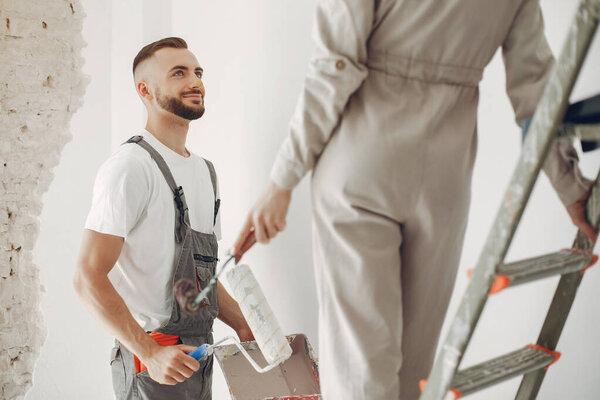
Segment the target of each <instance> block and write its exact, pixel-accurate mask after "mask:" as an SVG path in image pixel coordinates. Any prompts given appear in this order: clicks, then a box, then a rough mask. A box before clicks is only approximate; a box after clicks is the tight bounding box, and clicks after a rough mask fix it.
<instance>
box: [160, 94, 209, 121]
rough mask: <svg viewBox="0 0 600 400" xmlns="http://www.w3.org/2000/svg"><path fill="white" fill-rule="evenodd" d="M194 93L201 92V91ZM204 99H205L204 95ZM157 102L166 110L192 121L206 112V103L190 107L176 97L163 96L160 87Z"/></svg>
mask: <svg viewBox="0 0 600 400" xmlns="http://www.w3.org/2000/svg"><path fill="white" fill-rule="evenodd" d="M191 93H192V92H190V93H189V94H191ZM193 93H200V91H198V92H193ZM202 101H204V97H203V98H202ZM156 102H157V103H158V105H159V106H161V107H162V108H163V109H164V110H166V111H169V112H171V113H173V114H175V115H177V116H178V117H181V118H184V119H187V120H190V121H192V120H195V119H198V118H200V117H201V116H202V115H203V114H204V104H201V105H198V107H188V106H186V105H185V104H183V102H182V101H181V100H179V99H178V98H176V97H168V96H163V95H162V93H160V91H159V90H158V89H156Z"/></svg>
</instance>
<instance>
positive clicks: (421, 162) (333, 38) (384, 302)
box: [237, 0, 594, 400]
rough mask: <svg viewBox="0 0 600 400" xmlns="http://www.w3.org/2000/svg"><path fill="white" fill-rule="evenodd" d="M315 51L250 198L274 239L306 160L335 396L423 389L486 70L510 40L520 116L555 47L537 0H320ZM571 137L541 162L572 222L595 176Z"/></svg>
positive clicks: (262, 227)
mask: <svg viewBox="0 0 600 400" xmlns="http://www.w3.org/2000/svg"><path fill="white" fill-rule="evenodd" d="M315 28H316V32H315V36H316V42H317V47H316V53H315V55H314V57H313V59H312V61H311V63H310V66H309V71H308V74H307V77H306V81H305V85H304V89H303V92H302V94H301V97H300V100H299V103H298V106H297V109H296V113H295V115H294V117H293V118H292V121H291V124H290V132H289V135H288V137H287V139H286V140H285V142H284V143H283V145H282V147H281V149H280V151H279V154H278V156H277V158H276V160H275V164H274V166H273V169H272V172H271V182H270V183H269V185H268V187H267V188H266V190H265V191H264V193H263V195H262V196H261V197H260V198H259V199H258V201H257V203H256V204H255V206H254V207H253V208H252V210H251V211H250V214H249V217H248V220H247V223H246V225H245V227H244V228H243V229H242V232H241V233H240V240H239V241H238V244H237V246H238V247H239V246H240V244H241V242H242V240H243V238H245V237H246V235H247V233H248V231H250V230H251V229H255V232H256V236H257V239H258V241H259V242H262V243H267V242H268V241H269V239H271V238H273V237H274V236H275V235H276V234H277V232H278V231H281V230H282V229H284V227H285V216H286V213H287V209H288V205H289V201H290V198H291V190H292V189H293V188H294V187H295V186H296V185H297V183H298V182H299V181H300V179H301V178H302V177H303V176H304V175H305V174H306V173H307V172H308V171H310V170H312V171H313V175H312V203H313V209H314V261H315V274H316V284H317V293H318V300H319V358H320V373H321V388H322V393H323V395H324V398H325V400H351V399H352V400H363V399H369V400H391V399H402V400H412V399H417V398H418V396H419V387H418V381H419V379H422V378H426V377H427V375H428V373H429V370H430V368H431V366H432V362H433V357H434V351H435V348H436V344H437V341H438V337H439V333H440V329H441V326H442V322H443V321H444V316H445V313H446V309H447V306H448V303H449V300H450V295H451V293H452V289H453V286H454V281H455V276H456V271H457V267H458V262H459V257H460V252H461V248H462V243H463V238H464V233H465V228H466V224H467V214H468V208H469V201H470V186H471V174H472V169H473V163H474V160H475V151H476V147H477V103H478V98H479V91H478V85H479V82H480V81H481V78H482V73H483V69H484V67H485V66H486V65H487V64H488V63H489V62H490V60H491V58H492V56H493V55H494V53H495V51H496V49H497V48H498V47H500V46H501V47H502V52H503V57H504V63H505V67H506V76H507V79H506V82H507V92H508V95H509V97H510V100H511V102H512V105H513V108H514V110H515V114H516V119H517V121H521V120H523V119H525V118H528V117H531V116H532V114H533V112H534V110H535V107H536V104H537V102H538V99H539V97H540V95H541V93H542V90H543V88H544V85H545V82H546V79H547V77H548V73H549V71H550V69H551V67H552V65H553V57H552V54H551V52H550V49H549V47H548V44H547V42H546V39H545V37H544V29H543V21H542V15H541V12H540V8H539V4H538V1H537V0H505V1H496V0H447V1H431V0H404V1H393V0H379V1H374V0H370V1H368V0H324V1H319V3H318V7H317V14H316V24H315ZM576 164H577V153H576V151H575V150H574V148H573V147H572V145H571V143H570V142H568V141H565V140H562V141H560V142H556V144H555V145H554V146H553V147H552V149H551V153H550V158H549V160H548V162H547V163H546V165H545V167H544V170H545V172H546V174H547V175H548V177H549V178H550V180H551V182H552V184H553V186H554V188H555V189H556V191H557V193H558V195H559V197H560V199H561V201H562V202H563V203H564V204H565V206H568V207H567V210H568V211H569V214H570V215H571V217H572V219H573V221H574V223H575V224H576V225H578V226H579V227H580V228H581V229H584V230H585V232H586V233H587V234H588V235H589V236H594V232H593V231H592V230H591V227H590V226H589V225H587V223H586V222H585V218H584V217H583V211H582V210H583V206H582V204H583V201H584V200H585V198H586V197H587V192H588V189H589V186H590V181H588V180H586V179H585V178H583V177H582V176H581V173H580V171H579V169H578V168H577V165H576Z"/></svg>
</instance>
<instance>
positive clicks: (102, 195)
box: [85, 130, 221, 331]
mask: <svg viewBox="0 0 600 400" xmlns="http://www.w3.org/2000/svg"><path fill="white" fill-rule="evenodd" d="M140 135H142V136H143V137H144V139H145V140H146V141H147V142H148V143H149V144H150V145H151V146H152V147H153V148H154V149H155V150H156V151H158V152H159V153H160V155H161V156H162V157H163V158H164V160H165V162H166V163H167V165H168V166H169V169H170V170H171V174H172V175H173V178H174V179H175V183H176V184H177V185H178V186H182V187H183V191H184V193H185V199H186V202H187V206H188V212H189V217H190V223H191V227H192V229H194V230H196V231H199V232H203V233H212V232H213V230H214V232H215V234H216V235H217V239H220V238H221V232H220V231H221V229H220V227H221V222H220V212H219V214H218V215H217V221H216V224H215V225H214V228H213V221H214V204H215V197H214V192H213V186H212V183H211V179H210V172H209V170H208V166H207V165H206V162H205V161H204V160H203V159H202V158H201V157H199V156H197V155H195V154H193V153H192V154H191V156H190V157H183V156H181V155H179V154H177V153H176V152H174V151H173V150H171V149H170V148H168V147H167V146H165V145H164V144H162V143H161V142H160V141H159V140H158V139H156V138H155V137H154V136H152V134H150V133H149V132H147V131H145V130H144V131H142V132H141V133H140ZM85 228H86V229H90V230H93V231H96V232H100V233H106V234H110V235H116V236H121V237H123V238H125V242H124V245H123V250H122V251H121V254H120V256H119V259H118V261H117V263H116V264H115V266H114V268H113V269H112V270H111V271H110V273H109V275H108V277H109V279H110V281H111V283H112V284H113V286H114V287H115V289H116V290H117V292H118V293H119V295H120V296H121V297H122V298H123V300H124V301H125V304H127V307H128V308H129V311H130V312H131V314H132V315H133V317H134V318H135V319H136V321H137V322H138V323H139V324H140V326H141V327H142V328H143V329H144V330H146V331H150V330H153V329H156V328H158V327H159V326H160V325H161V324H163V323H165V322H167V321H168V320H169V318H170V316H171V298H172V297H171V296H172V293H173V287H172V285H173V283H172V274H173V268H174V263H175V256H176V254H175V202H174V201H173V193H172V192H171V189H170V188H169V185H168V184H167V181H166V180H165V178H164V176H163V174H162V173H161V172H160V169H159V168H158V165H157V164H156V162H155V161H154V160H153V159H152V158H150V154H149V153H148V152H147V151H146V150H145V149H143V148H142V147H141V146H139V145H138V144H135V143H127V144H124V145H122V146H120V147H119V148H118V149H117V150H116V151H115V152H114V153H113V154H112V155H111V156H110V158H109V159H108V160H106V161H105V162H104V163H103V164H102V166H101V167H100V169H99V171H98V175H97V176H96V182H95V183H94V192H93V199H92V207H91V209H90V212H89V214H88V217H87V220H86V222H85Z"/></svg>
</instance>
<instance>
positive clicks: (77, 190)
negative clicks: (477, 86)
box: [27, 0, 600, 400]
mask: <svg viewBox="0 0 600 400" xmlns="http://www.w3.org/2000/svg"><path fill="white" fill-rule="evenodd" d="M108 4H112V9H111V7H108V6H107V5H108ZM143 4H144V3H143V2H142V1H141V0H129V1H124V2H123V1H113V2H99V1H94V0H86V1H83V5H84V7H85V9H86V12H87V14H88V19H87V20H86V22H85V25H84V37H85V38H86V40H87V41H88V48H87V49H86V50H85V56H86V58H88V64H87V65H86V67H85V71H86V73H88V74H90V75H91V76H92V81H91V84H90V85H89V86H88V91H87V94H86V99H85V104H84V106H83V108H82V109H81V110H80V111H79V113H78V114H77V115H76V116H75V119H74V121H73V123H72V128H71V130H72V132H73V136H74V139H73V141H72V142H71V143H69V145H67V147H66V148H65V152H64V154H63V158H62V163H61V164H60V165H59V167H58V168H57V169H56V171H55V174H56V179H55V181H54V182H53V184H52V186H51V188H50V190H49V192H48V193H47V195H46V197H45V206H44V211H43V214H42V224H41V234H40V238H39V240H38V245H37V247H36V252H35V262H36V264H38V265H39V266H40V270H41V273H40V275H41V281H42V283H44V285H45V286H46V290H47V291H46V293H45V296H44V300H43V302H42V311H43V312H44V315H45V320H46V325H47V326H48V331H49V335H48V339H47V341H46V345H45V347H44V348H43V350H42V355H41V357H40V360H39V362H38V366H37V369H36V372H35V375H34V388H33V389H32V391H31V392H30V393H29V395H28V396H27V399H28V400H38V399H39V400H41V399H79V398H86V399H91V400H95V399H107V398H110V396H111V395H110V393H111V383H110V372H109V367H108V352H109V350H110V347H111V339H110V337H108V335H107V334H106V333H105V332H104V331H103V330H102V328H100V327H99V325H98V324H97V323H96V322H95V321H94V320H93V318H92V317H91V316H90V315H89V314H88V313H87V311H86V310H85V309H84V307H83V306H82V305H81V303H80V302H79V301H78V300H77V299H76V297H75V295H74V293H73V290H72V289H71V278H72V275H73V271H74V264H75V257H76V254H77V251H78V247H79V243H80V235H81V229H82V227H83V222H84V220H85V216H86V214H87V211H88V208H89V204H90V197H91V188H92V184H93V178H94V175H95V172H96V170H97V168H98V166H99V165H100V163H101V162H102V161H103V160H104V159H105V158H106V157H107V156H108V154H109V153H110V150H111V149H114V148H115V147H116V146H118V145H119V144H120V143H121V142H123V141H124V140H126V139H127V138H128V137H129V136H131V135H132V134H133V133H132V131H135V130H136V129H137V128H140V127H142V126H143V110H142V107H141V106H140V102H139V100H138V99H137V97H136V95H135V92H134V89H133V82H132V80H131V72H130V68H131V62H132V59H133V57H134V56H135V54H136V52H137V51H138V50H139V48H140V47H141V45H142V43H143V40H144V38H149V39H148V40H154V39H156V38H158V37H160V35H162V34H163V33H164V36H167V35H174V36H181V37H183V38H185V39H186V40H187V41H188V44H189V45H190V49H191V50H192V51H193V52H194V53H195V54H196V56H197V58H198V60H199V62H200V64H201V65H202V66H203V67H204V69H205V85H206V91H207V94H206V114H205V116H204V117H203V118H202V119H201V120H200V121H198V122H195V123H193V124H192V125H191V129H190V134H189V136H188V146H189V148H190V149H191V150H192V151H194V152H196V153H198V154H200V155H202V156H204V157H206V158H208V159H211V160H212V161H213V162H214V163H215V166H216V168H217V172H218V173H219V179H220V188H221V196H222V202H223V203H222V224H223V240H222V241H221V243H220V246H221V250H225V249H226V248H227V247H229V246H230V245H231V244H232V243H233V241H234V239H235V237H236V234H237V232H238V229H239V227H240V226H241V224H242V222H243V219H244V218H245V214H246V212H247V210H248V208H249V207H250V206H251V204H252V203H253V202H254V201H255V199H256V198H257V196H258V195H259V193H260V192H261V190H262V189H263V186H264V185H265V183H266V182H267V177H268V172H269V170H270V166H271V163H272V161H273V158H274V155H275V153H276V151H277V149H278V146H279V144H280V143H281V141H282V140H283V138H284V136H285V134H286V130H287V122H288V120H289V117H290V116H291V114H292V111H293V109H294V106H295V102H296V99H297V95H298V93H299V91H300V88H301V85H302V82H303V75H304V72H305V71H306V65H307V62H308V59H309V56H310V53H311V50H312V48H313V44H312V42H311V40H310V30H311V26H312V13H313V8H314V4H315V0H313V1H308V2H307V1H303V2H298V1H292V0H270V1H253V2H247V1H243V0H237V1H233V0H232V1H229V2H217V1H194V0H179V1H174V2H172V5H173V8H172V10H171V14H170V15H171V17H170V21H168V23H167V21H163V22H162V23H161V24H159V25H157V26H154V25H153V26H151V27H149V26H147V25H148V21H151V20H153V19H154V18H156V15H157V13H159V12H160V13H165V11H164V10H161V9H160V8H155V6H156V5H155V4H154V5H153V4H152V2H151V3H150V4H148V3H146V7H145V9H143V8H142V7H143ZM542 7H543V11H544V16H545V18H546V24H547V30H546V31H547V35H548V37H549V41H550V44H551V47H552V49H553V51H554V52H555V54H556V53H558V52H559V51H560V48H561V46H562V42H563V40H564V38H565V36H566V32H567V29H568V25H569V24H570V20H571V17H572V15H573V13H574V10H575V7H576V6H575V4H574V2H573V4H571V2H569V3H566V2H561V1H559V0H542ZM153 10H154V11H153ZM232 10H235V12H232ZM144 21H146V22H144ZM98 26H102V27H105V28H106V29H98ZM168 30H170V32H167V31H168ZM592 58H593V60H594V61H595V62H594V63H593V64H592V63H589V62H588V63H586V65H585V66H584V73H583V76H582V79H580V81H579V82H578V84H577V85H576V88H575V93H574V96H573V100H577V99H579V98H581V97H585V96H587V95H592V94H595V93H598V92H600V79H599V78H598V75H597V73H594V70H593V67H592V65H596V66H598V65H600V46H599V43H598V41H595V42H594V45H593V48H592ZM595 71H597V67H596V70H595ZM481 98H482V101H481V106H480V113H479V117H480V120H479V133H480V135H479V139H480V140H479V157H478V159H477V163H476V170H475V174H474V178H473V200H472V208H471V215H470V223H469V226H468V230H467V236H466V241H465V247H464V252H463V257H462V260H461V266H460V269H461V270H460V272H459V278H458V281H457V286H456V291H455V297H454V298H453V302H452V304H451V310H450V313H449V315H453V314H454V310H455V308H456V305H457V304H456V300H457V297H456V296H457V295H460V294H461V293H462V292H463V291H464V289H465V287H466V284H467V278H466V270H467V269H468V268H472V267H473V266H474V264H475V262H476V261H477V257H478V256H479V252H480V250H481V248H482V245H483V241H484V239H485V237H486V235H487V232H488V230H489V228H490V225H491V223H492V220H493V218H494V216H495V213H496V211H497V208H498V206H499V201H500V198H501V196H502V194H503V192H504V190H505V187H506V184H507V183H508V180H509V177H510V174H511V173H512V170H513V167H514V164H515V162H516V159H517V157H518V154H519V151H520V131H519V129H518V128H517V126H516V125H515V124H514V117H513V114H512V110H511V108H510V104H509V102H508V99H507V98H506V95H505V93H504V70H503V66H502V62H501V59H499V58H498V57H496V58H495V59H494V61H493V62H492V64H491V65H490V66H489V67H488V69H487V70H486V73H485V76H484V81H483V82H482V84H481ZM599 166H600V157H599V153H598V152H596V153H588V154H587V155H585V156H584V158H583V160H582V169H583V170H584V172H586V173H587V175H588V176H592V175H593V174H594V173H595V172H596V171H597V170H598V168H599ZM308 193H309V191H308V180H307V179H305V180H304V181H303V182H302V183H301V184H300V186H299V187H298V188H297V189H296V191H295V192H294V196H293V200H292V204H291V208H290V214H289V219H288V228H287V230H286V231H285V232H284V233H283V234H281V235H280V236H279V237H278V238H277V239H275V240H274V241H273V242H272V244H271V245H269V246H266V247H265V246H257V247H255V248H253V249H252V250H251V251H250V252H249V253H248V254H247V255H246V256H245V261H246V262H247V263H248V264H249V265H250V266H251V267H252V268H253V270H254V272H255V274H256V276H257V278H258V279H259V281H260V282H261V285H262V287H263V290H264V292H265V293H266V296H267V298H268V300H269V302H270V304H271V306H272V308H273V309H274V311H275V313H276V315H277V316H278V319H279V321H280V323H281V325H282V328H283V330H284V331H285V332H286V333H295V332H304V333H306V334H307V335H308V337H309V340H310V341H311V342H312V343H313V345H314V346H315V347H316V345H317V304H316V300H315V289H314V283H313V272H312V254H311V240H310V235H311V226H310V202H309V196H308ZM533 196H534V198H533V200H532V203H531V206H530V207H528V209H527V210H526V213H525V216H524V221H523V224H522V226H521V228H520V229H519V230H518V232H517V235H516V242H515V244H514V245H513V246H512V247H511V249H510V252H509V259H511V260H514V259H519V258H523V257H527V256H532V255H536V254H542V253H546V252H551V251H555V250H557V249H559V248H562V247H567V246H569V245H570V243H571V241H572V239H573V236H574V232H575V230H574V228H573V227H571V225H570V222H569V219H568V217H567V215H566V213H565V212H564V210H563V209H562V206H561V205H560V203H559V201H558V199H557V198H556V196H555V195H554V194H553V193H552V190H551V188H550V186H549V184H548V182H547V180H546V179H545V177H543V178H542V180H541V181H540V182H539V184H538V185H537V186H536V188H535V191H534V195H533ZM556 281H557V279H549V280H547V281H544V282H540V283H537V284H533V285H529V286H526V287H520V288H515V289H511V290H509V291H506V293H503V294H500V295H498V296H497V297H496V298H493V299H492V300H491V301H490V302H489V303H488V305H487V307H486V309H485V311H484V316H483V318H482V320H481V323H480V326H479V328H478V329H477V332H476V334H475V336H474V338H473V342H472V344H471V346H470V347H469V349H468V352H467V354H466V357H465V364H464V365H465V366H466V365H470V364H473V363H476V362H479V361H482V360H484V359H486V358H489V357H492V356H495V355H497V354H500V353H503V352H505V351H509V350H513V349H516V348H519V347H521V346H523V345H524V344H526V343H530V342H535V340H536V338H537V333H538V330H539V327H540V326H541V320H542V319H543V314H544V313H545V312H546V309H547V305H548V304H549V301H550V299H551V293H552V291H553V289H554V285H555V283H556ZM598 283H600V272H599V271H598V270H596V269H594V268H592V269H591V270H589V272H587V273H586V277H585V279H584V280H583V283H582V285H581V288H580V291H579V293H578V296H577V300H576V301H575V304H574V307H573V311H572V314H571V316H570V318H569V320H568V322H567V327H566V329H565V332H564V334H563V337H562V340H561V341H560V343H559V350H561V351H563V357H562V358H561V360H560V361H559V362H558V363H557V364H556V365H554V366H552V367H551V368H550V370H549V373H548V375H547V378H546V381H545V383H544V385H543V387H542V392H541V393H540V396H539V397H540V398H543V399H549V400H552V399H560V398H573V399H584V398H585V399H587V398H593V397H594V394H595V393H597V392H598V391H600V383H598V382H597V381H595V377H596V376H597V373H598V371H600V346H599V345H598V344H597V343H595V342H594V338H596V337H597V336H598V333H599V332H600V317H599V316H598V315H599V314H598V313H597V312H596V310H597V308H598V305H599V301H598V300H597V297H596V296H595V290H594V289H595V287H596V286H597V284H598ZM229 333H230V330H229V328H228V327H226V326H224V325H223V324H222V323H220V322H217V323H216V324H215V336H216V337H221V336H224V335H226V334H229ZM517 386H518V380H513V381H510V382H508V383H506V384H504V385H501V386H498V387H496V388H493V389H490V390H488V391H486V392H484V393H482V394H479V395H474V396H472V398H473V399H486V400H489V399H491V400H494V399H498V400H500V399H506V398H511V397H512V396H514V393H515V390H516V387H517ZM214 398H215V399H217V400H221V399H227V398H228V394H227V389H226V385H225V382H224V380H223V377H222V375H221V374H220V372H219V371H218V370H217V371H216V372H215V379H214Z"/></svg>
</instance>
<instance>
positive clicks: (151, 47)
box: [133, 37, 188, 74]
mask: <svg viewBox="0 0 600 400" xmlns="http://www.w3.org/2000/svg"><path fill="white" fill-rule="evenodd" d="M165 47H171V48H174V49H187V48H188V46H187V43H186V42H185V40H183V39H182V38H178V37H168V38H164V39H160V40H157V41H156V42H152V43H150V44H147V45H146V46H144V47H143V48H142V49H141V50H140V52H139V53H138V54H137V56H135V58H134V59H133V73H134V74H135V69H136V68H137V66H138V65H139V63H141V62H142V61H144V60H146V59H148V58H150V57H152V56H153V55H154V53H156V52H157V51H158V50H160V49H163V48H165Z"/></svg>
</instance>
